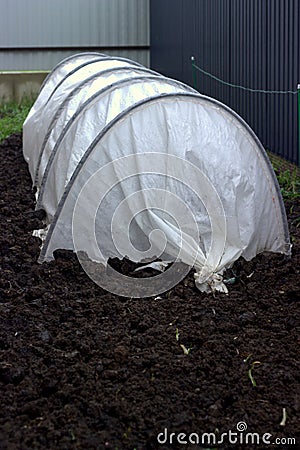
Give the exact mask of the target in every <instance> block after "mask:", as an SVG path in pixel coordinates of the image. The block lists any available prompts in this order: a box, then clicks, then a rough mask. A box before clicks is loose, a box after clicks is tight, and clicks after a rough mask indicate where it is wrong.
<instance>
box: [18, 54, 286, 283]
mask: <svg viewBox="0 0 300 450" xmlns="http://www.w3.org/2000/svg"><path fill="white" fill-rule="evenodd" d="M23 153H24V157H25V159H26V161H27V163H28V165H29V170H30V174H31V177H32V180H33V185H34V187H35V188H36V209H43V210H44V211H45V212H46V223H45V228H44V229H42V230H37V231H36V232H35V234H36V235H38V236H39V237H41V239H42V242H43V243H42V248H41V253H40V257H39V262H41V263H42V262H45V261H50V260H51V259H53V257H54V256H53V254H54V252H55V250H57V249H66V250H73V251H76V252H77V253H78V254H79V253H82V252H83V253H84V254H85V255H87V256H88V258H89V259H90V260H91V261H95V262H97V263H102V264H103V265H104V266H105V265H106V264H107V261H108V260H109V258H119V259H121V258H123V257H128V258H129V259H131V260H132V261H134V262H138V263H141V262H145V263H146V262H149V261H153V260H155V259H159V260H161V261H163V262H164V261H165V262H168V263H171V262H173V261H179V262H180V263H182V264H183V265H185V266H186V267H188V268H190V267H193V268H194V269H195V272H196V273H195V280H196V283H197V286H198V287H199V288H200V289H201V290H207V289H208V286H210V288H212V289H213V290H214V289H219V290H224V289H226V288H225V287H224V285H223V283H222V277H221V275H222V273H223V271H224V269H226V268H229V267H231V266H232V264H233V263H234V261H236V260H237V259H238V258H239V257H243V258H245V259H246V260H250V259H252V258H253V257H255V256H256V255H257V254H259V253H262V252H279V253H283V254H287V255H288V254H290V241H289V233H288V227H287V220H286V215H285V209H284V205H283V201H282V198H281V194H280V190H279V187H278V184H277V181H276V177H275V174H274V172H273V169H272V167H271V164H270V162H269V159H268V157H267V155H266V152H265V150H264V149H263V147H262V145H261V144H260V142H259V140H258V139H257V137H256V136H255V135H254V133H253V132H252V130H251V129H250V128H249V126H248V125H247V124H246V123H245V122H244V121H243V120H242V119H241V118H240V117H239V116H238V115H237V114H236V113H235V112H233V111H232V110H230V109H229V108H228V107H226V106H225V105H223V104H221V103H220V102H218V101H217V100H215V99H213V98H209V97H206V96H203V95H201V94H199V93H198V92H197V91H195V90H194V89H192V88H191V87H189V86H187V85H185V84H183V83H180V82H178V81H175V80H172V79H169V78H167V77H165V76H162V75H160V74H158V73H156V72H153V71H151V70H149V69H147V68H145V67H142V66H141V65H140V64H138V63H135V62H133V61H130V60H127V59H124V58H117V57H110V56H107V55H103V54H100V53H99V54H98V53H82V54H77V55H73V56H71V57H69V58H67V59H66V60H64V61H62V62H61V63H60V64H58V65H57V66H56V67H55V68H54V69H53V71H52V72H51V73H50V74H49V76H48V77H47V79H46V80H45V82H44V84H43V86H42V88H41V91H40V94H39V97H38V98H37V100H36V102H35V104H34V106H33V107H32V109H31V111H30V113H29V115H28V117H27V119H26V121H25V123H24V127H23ZM166 272H168V270H167V271H166ZM167 288H168V286H166V289H167Z"/></svg>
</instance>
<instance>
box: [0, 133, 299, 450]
mask: <svg viewBox="0 0 300 450" xmlns="http://www.w3.org/2000/svg"><path fill="white" fill-rule="evenodd" d="M21 145H22V142H21V136H20V135H13V136H11V137H10V138H9V139H7V140H6V141H4V142H3V143H2V144H1V145H0V152H1V163H0V171H1V176H0V180H1V181H0V182H1V233H0V260H1V280H0V324H1V326H0V400H1V403H0V404H1V409H0V448H1V449H13V450H15V449H21V450H28V449H30V450H32V449H59V450H60V449H85V450H92V449H113V450H116V449H119V450H121V449H122V450H123V449H130V450H134V449H137V450H143V449H160V448H161V449H167V448H182V449H183V448H186V449H196V448H208V447H214V448H223V449H225V448H229V447H230V442H232V440H231V441H230V442H229V440H228V437H224V439H223V441H224V442H223V443H222V444H215V445H212V446H210V445H208V444H207V440H206V441H205V440H204V441H203V444H201V442H202V441H201V439H202V433H215V434H216V436H217V439H220V436H221V434H222V433H226V432H229V430H232V432H236V431H237V428H236V426H237V424H238V422H246V423H247V426H248V428H247V431H246V432H244V433H243V434H240V433H238V438H239V439H240V440H241V439H242V438H243V439H245V436H246V433H247V432H248V433H259V435H260V444H259V445H254V444H251V443H248V444H245V445H242V444H241V443H236V444H235V445H233V446H232V448H235V449H237V448H247V449H251V448H270V447H271V446H270V445H264V443H263V441H262V437H263V434H264V433H270V434H271V435H272V437H271V438H270V441H271V442H275V439H276V438H280V439H281V438H284V439H285V440H284V439H283V440H282V443H281V444H279V445H273V447H275V448H294V449H296V448H300V429H299V427H300V391H299V380H300V372H299V325H300V323H299V299H300V277H299V274H300V226H299V214H300V202H299V200H297V201H294V202H293V203H290V204H289V205H287V213H288V216H289V224H290V232H291V238H292V241H293V256H292V258H291V259H288V258H286V257H283V256H281V255H271V256H262V255H260V256H259V257H257V258H255V259H254V260H253V261H251V262H250V263H245V262H243V261H241V262H239V264H237V266H236V268H235V270H236V271H237V272H238V277H237V279H236V282H235V284H232V285H230V286H229V289H230V295H229V296H225V295H216V296H215V297H214V296H212V295H206V294H201V293H200V292H198V291H197V290H196V289H195V287H194V283H193V280H192V274H191V275H190V276H189V277H188V278H187V279H185V280H184V281H183V282H182V283H181V284H180V285H178V286H176V287H175V288H174V289H172V291H170V292H168V293H166V294H163V295H162V296H161V297H162V298H161V299H154V298H150V299H126V298H121V297H117V296H114V295H111V294H108V293H106V292H105V291H103V290H101V289H100V288H99V287H98V286H97V285H95V284H93V282H92V281H91V280H90V279H89V278H88V277H87V276H86V274H85V273H84V272H83V270H82V269H81V266H80V265H79V263H78V262H77V259H76V257H75V256H73V255H72V254H70V253H66V252H59V253H58V255H57V258H56V261H54V262H52V263H50V264H44V265H39V264H37V262H36V261H37V257H38V254H39V241H38V240H37V239H36V238H34V237H32V230H33V229H35V228H37V227H39V224H40V218H39V217H38V215H37V214H36V213H34V212H33V211H34V197H33V194H32V190H31V179H30V177H29V173H28V170H27V165H26V163H25V162H24V160H23V156H22V152H21ZM297 224H298V227H297ZM124 264H126V263H124ZM231 276H232V277H233V275H231ZM176 337H177V338H178V340H177V339H176ZM180 344H183V345H184V346H185V347H186V348H188V349H190V351H189V354H188V355H185V354H184V352H183V348H182V347H181V346H180ZM258 362H259V363H258ZM249 370H250V372H249ZM250 375H252V377H253V379H252V380H251V376H250ZM255 383H256V386H254V385H253V384H255ZM284 410H285V411H286V421H283V423H282V419H283V413H284ZM284 422H285V424H284ZM165 428H167V429H168V433H169V435H170V433H176V435H173V436H172V438H171V439H172V441H173V444H170V437H168V440H167V442H166V443H165V444H161V445H160V444H159V443H158V441H157V435H158V433H161V432H163V431H164V429H165ZM180 432H183V433H186V435H187V437H186V439H188V438H189V437H190V436H189V435H190V434H191V433H197V434H198V436H199V438H200V444H199V445H198V446H197V445H192V444H186V445H185V444H179V443H178V442H177V437H178V433H180ZM232 436H233V435H232ZM288 438H295V439H296V441H297V444H296V445H293V446H290V447H289V445H288V441H287V439H288ZM179 439H181V440H184V437H183V436H181V437H179ZM211 439H212V437H211ZM231 439H234V437H231ZM163 440H164V439H163V436H161V441H163ZM191 440H192V442H193V441H195V435H193V436H192V439H191ZM238 442H240V441H238ZM242 442H243V441H242ZM249 442H251V441H249ZM278 442H279V441H278ZM211 443H213V441H211Z"/></svg>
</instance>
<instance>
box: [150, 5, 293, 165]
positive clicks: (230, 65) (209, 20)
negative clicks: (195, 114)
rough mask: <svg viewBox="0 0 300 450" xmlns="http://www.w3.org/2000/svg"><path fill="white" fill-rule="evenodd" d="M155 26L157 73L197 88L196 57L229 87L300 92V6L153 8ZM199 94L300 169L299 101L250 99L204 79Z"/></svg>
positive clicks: (256, 95)
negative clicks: (231, 113) (193, 64)
mask: <svg viewBox="0 0 300 450" xmlns="http://www.w3.org/2000/svg"><path fill="white" fill-rule="evenodd" d="M170 11H172V14H171V13H170ZM150 21H151V22H150V23H151V67H152V68H153V69H154V70H157V71H161V72H163V73H165V74H167V75H169V76H171V77H174V78H178V79H179V80H181V81H184V82H186V83H188V84H190V85H192V84H193V83H194V81H193V73H192V68H191V62H190V57H191V56H192V55H193V56H195V58H196V64H197V65H198V66H199V67H201V68H203V69H204V70H206V71H207V72H209V73H211V74H213V75H214V76H216V77H218V78H220V79H222V80H224V81H226V82H228V83H231V84H235V85H241V86H243V87H246V88H251V89H256V90H260V89H262V90H275V91H296V90H297V84H298V82H300V45H299V43H300V31H299V29H300V2H299V0H264V1H261V0H243V1H241V0H189V1H186V0H164V1H159V0H151V3H150ZM197 88H198V90H199V91H200V92H201V93H204V94H206V95H209V96H211V97H214V98H217V99H219V100H221V101H222V102H224V103H225V104H227V105H229V106H230V107H231V108H233V109H234V110H235V111H237V112H238V113H239V114H240V115H241V116H242V117H243V118H244V119H245V120H246V121H247V122H248V123H249V125H250V126H251V127H252V128H253V130H254V131H255V133H256V134H257V135H258V137H259V138H260V140H261V141H262V143H263V145H264V146H265V147H266V148H267V149H270V150H271V151H273V152H274V153H276V154H278V155H281V156H284V157H285V158H287V159H289V160H290V161H292V162H298V163H300V161H299V150H298V148H299V147H298V139H299V137H298V124H297V95H292V94H263V93H258V92H249V91H247V90H244V89H238V88H234V87H230V86H228V85H226V84H222V83H220V82H218V81H217V80H214V79H213V78H210V77H209V76H207V75H204V74H202V73H200V72H198V73H197Z"/></svg>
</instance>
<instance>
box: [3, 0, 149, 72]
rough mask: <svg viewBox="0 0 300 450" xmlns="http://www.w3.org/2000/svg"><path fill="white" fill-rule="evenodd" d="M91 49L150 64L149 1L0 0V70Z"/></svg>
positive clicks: (41, 64) (44, 63) (47, 65)
mask: <svg viewBox="0 0 300 450" xmlns="http://www.w3.org/2000/svg"><path fill="white" fill-rule="evenodd" d="M90 49H94V50H95V51H101V52H103V53H108V54H113V55H115V54H117V55H119V56H124V57H128V58H131V59H134V60H136V61H139V62H140V63H141V64H144V65H149V0H0V70H48V69H51V68H52V67H53V66H54V65H55V64H56V63H57V62H59V61H60V60H61V59H63V58H65V57H66V56H68V55H70V54H71V53H75V52H78V51H85V50H90Z"/></svg>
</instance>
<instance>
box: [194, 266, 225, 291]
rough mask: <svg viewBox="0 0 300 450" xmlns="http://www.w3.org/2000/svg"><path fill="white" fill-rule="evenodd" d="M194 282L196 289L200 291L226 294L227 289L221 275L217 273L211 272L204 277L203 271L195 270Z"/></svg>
mask: <svg viewBox="0 0 300 450" xmlns="http://www.w3.org/2000/svg"><path fill="white" fill-rule="evenodd" d="M194 279H195V284H196V287H197V289H199V291H201V292H206V293H207V294H210V293H214V292H216V291H218V292H223V293H224V294H228V289H227V287H226V285H225V284H224V283H223V277H222V275H220V274H218V273H213V274H212V275H210V276H209V277H208V278H206V279H204V277H203V272H202V271H197V272H196V273H195V274H194Z"/></svg>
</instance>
